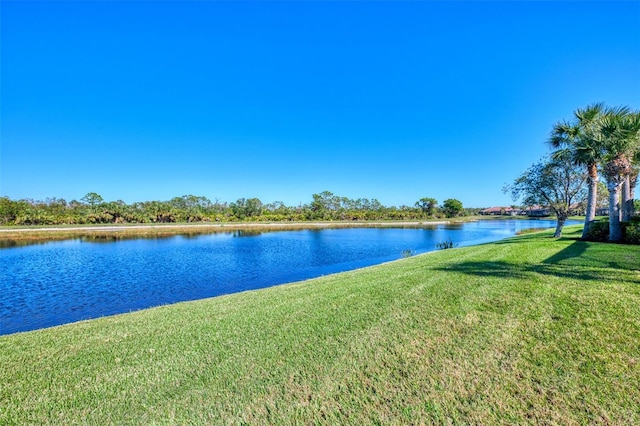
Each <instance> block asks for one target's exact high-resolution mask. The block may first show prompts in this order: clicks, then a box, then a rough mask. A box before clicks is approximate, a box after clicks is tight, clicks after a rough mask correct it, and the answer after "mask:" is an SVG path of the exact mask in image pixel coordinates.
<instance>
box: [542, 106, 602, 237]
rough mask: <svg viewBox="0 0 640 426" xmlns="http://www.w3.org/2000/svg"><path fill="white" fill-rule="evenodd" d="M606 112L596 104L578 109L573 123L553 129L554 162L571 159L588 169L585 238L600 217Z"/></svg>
mask: <svg viewBox="0 0 640 426" xmlns="http://www.w3.org/2000/svg"><path fill="white" fill-rule="evenodd" d="M604 112H605V106H604V103H595V104H591V105H588V106H587V107H586V108H583V109H578V110H576V111H575V112H574V113H573V114H574V117H575V120H574V121H573V122H571V123H570V122H567V121H563V122H559V123H556V124H555V125H554V126H553V130H552V131H551V137H550V138H549V144H550V145H551V146H552V147H553V148H555V149H556V152H555V153H554V154H553V157H554V158H560V157H563V156H565V155H569V156H570V158H571V159H572V161H573V162H574V164H576V165H579V166H584V167H586V169H587V175H588V179H587V183H588V195H587V209H586V210H587V211H586V214H585V219H584V228H583V230H582V238H583V239H585V238H587V236H588V233H589V226H590V225H591V222H593V220H594V219H595V216H596V200H597V197H598V165H599V163H600V162H601V161H602V156H603V145H602V143H601V138H600V135H599V133H598V132H597V131H596V129H597V127H598V120H599V118H600V117H602V115H603V114H604Z"/></svg>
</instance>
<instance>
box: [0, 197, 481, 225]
mask: <svg viewBox="0 0 640 426" xmlns="http://www.w3.org/2000/svg"><path fill="white" fill-rule="evenodd" d="M479 211H480V209H479V208H464V207H463V205H462V202H460V201H459V200H457V199H453V198H451V199H447V200H445V201H444V202H443V203H442V204H441V205H439V204H438V202H437V200H435V199H434V198H429V197H425V198H421V199H420V200H418V201H417V202H416V203H415V204H414V205H413V206H400V207H395V206H391V207H388V206H384V205H383V204H382V203H380V201H378V200H376V199H364V198H358V199H350V198H347V197H340V196H337V195H334V194H333V193H331V192H329V191H324V192H321V193H318V194H313V195H312V200H311V201H310V202H309V203H308V204H300V205H298V206H287V205H285V204H284V203H282V202H280V201H276V202H272V203H263V202H262V201H261V200H260V199H258V198H240V199H238V200H236V201H234V202H231V203H227V202H221V201H219V200H215V201H211V200H210V199H208V198H207V197H204V196H196V195H184V196H181V197H174V198H172V199H170V200H168V201H143V202H134V203H132V204H127V203H125V202H124V201H121V200H118V201H105V200H104V199H103V198H102V196H100V195H99V194H97V193H95V192H90V193H88V194H86V195H85V196H83V197H82V198H81V199H80V200H72V201H66V200H64V199H62V198H48V199H46V200H30V199H21V200H12V199H10V198H9V197H0V224H1V225H74V224H124V223H187V222H238V221H247V222H249V221H251V222H256V221H265V222H282V221H292V222H303V221H318V220H319V221H334V220H341V221H365V220H426V219H433V218H452V217H457V216H464V215H474V214H477V213H478V212H479Z"/></svg>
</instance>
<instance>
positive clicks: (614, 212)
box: [607, 182, 622, 242]
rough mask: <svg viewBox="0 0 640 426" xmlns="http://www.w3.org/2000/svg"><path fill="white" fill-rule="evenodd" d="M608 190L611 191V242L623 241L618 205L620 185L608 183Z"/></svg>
mask: <svg viewBox="0 0 640 426" xmlns="http://www.w3.org/2000/svg"><path fill="white" fill-rule="evenodd" d="M607 189H609V241H611V242H617V241H621V240H622V228H621V227H620V206H619V205H618V198H619V197H618V194H619V192H620V184H619V183H617V182H610V183H607Z"/></svg>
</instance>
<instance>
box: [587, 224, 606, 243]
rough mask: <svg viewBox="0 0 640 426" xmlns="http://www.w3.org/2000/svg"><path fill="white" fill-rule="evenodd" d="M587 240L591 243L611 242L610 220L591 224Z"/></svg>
mask: <svg viewBox="0 0 640 426" xmlns="http://www.w3.org/2000/svg"><path fill="white" fill-rule="evenodd" d="M587 239H588V240H589V241H609V219H605V220H596V221H593V222H591V225H590V226H589V233H588V234H587Z"/></svg>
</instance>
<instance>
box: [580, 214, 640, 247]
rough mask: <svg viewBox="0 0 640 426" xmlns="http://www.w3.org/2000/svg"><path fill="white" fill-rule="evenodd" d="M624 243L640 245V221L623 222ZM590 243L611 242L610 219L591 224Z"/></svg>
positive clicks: (635, 219) (636, 219) (634, 219)
mask: <svg viewBox="0 0 640 426" xmlns="http://www.w3.org/2000/svg"><path fill="white" fill-rule="evenodd" d="M620 226H621V227H622V241H623V242H625V243H627V244H640V220H638V218H633V219H632V220H631V221H630V222H622V223H621V224H620ZM587 239H588V240H589V241H600V242H607V241H609V219H605V220H598V221H594V222H591V226H590V227H589V235H588V237H587Z"/></svg>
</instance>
